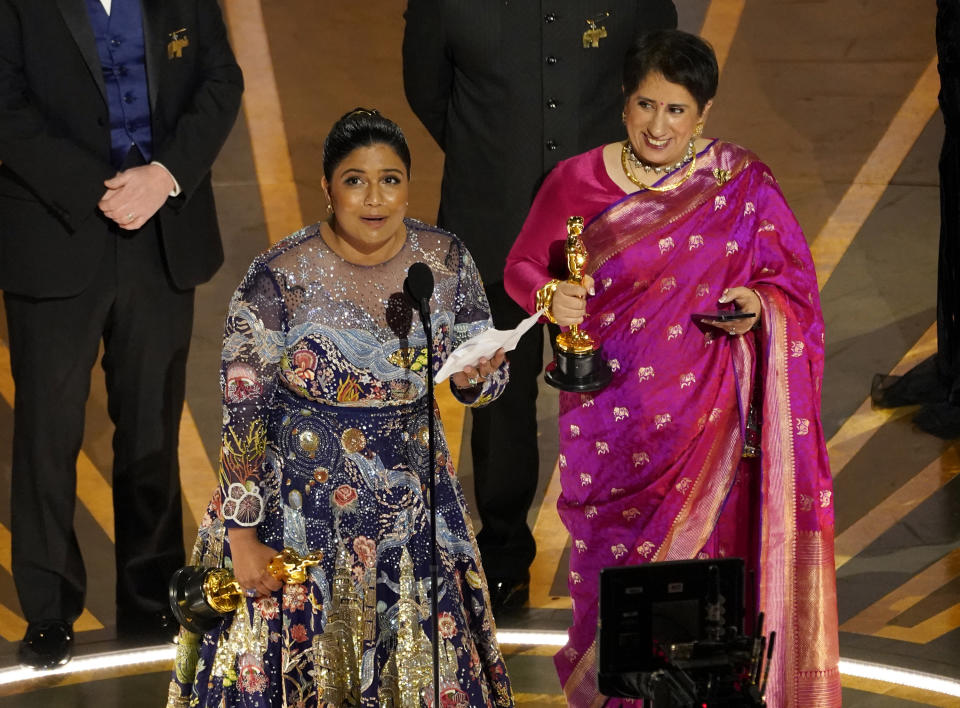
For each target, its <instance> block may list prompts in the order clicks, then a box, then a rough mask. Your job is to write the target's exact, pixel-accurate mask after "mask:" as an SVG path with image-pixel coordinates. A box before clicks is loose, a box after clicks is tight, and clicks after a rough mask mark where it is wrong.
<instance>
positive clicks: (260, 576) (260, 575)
mask: <svg viewBox="0 0 960 708" xmlns="http://www.w3.org/2000/svg"><path fill="white" fill-rule="evenodd" d="M227 533H228V534H229V535H230V556H231V558H232V559H233V576H234V577H235V578H236V579H237V582H238V583H240V587H242V588H243V589H244V590H250V591H253V592H254V593H256V595H255V596H256V597H267V596H268V595H270V594H272V593H274V592H276V591H277V590H279V589H280V588H281V587H283V583H281V582H280V581H279V580H277V579H276V578H275V577H273V576H272V575H271V574H270V572H269V571H268V570H267V564H268V563H270V560H271V559H272V558H273V557H274V556H275V555H277V552H276V551H275V550H274V549H272V548H270V546H267V545H265V544H263V543H260V539H258V538H257V529H256V528H232V529H229V531H228V532H227Z"/></svg>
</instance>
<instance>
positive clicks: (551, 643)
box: [497, 629, 567, 647]
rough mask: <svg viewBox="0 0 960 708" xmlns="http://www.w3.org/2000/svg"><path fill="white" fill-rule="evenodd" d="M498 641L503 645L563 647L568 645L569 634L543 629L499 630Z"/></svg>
mask: <svg viewBox="0 0 960 708" xmlns="http://www.w3.org/2000/svg"><path fill="white" fill-rule="evenodd" d="M497 641H498V642H500V643H501V644H531V645H535V646H537V645H538V646H548V647H562V646H563V645H564V644H566V643H567V633H566V632H557V631H550V630H541V629H498V630H497Z"/></svg>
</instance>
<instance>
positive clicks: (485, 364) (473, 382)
mask: <svg viewBox="0 0 960 708" xmlns="http://www.w3.org/2000/svg"><path fill="white" fill-rule="evenodd" d="M506 357H507V355H506V354H505V353H504V351H503V348H500V349H498V350H497V353H496V354H494V355H493V358H492V359H480V361H478V362H477V365H476V366H466V367H464V369H463V371H458V372H457V373H455V374H452V375H451V376H450V380H451V381H453V385H454V386H456V387H457V388H474V387H475V386H479V385H482V382H483V381H485V380H486V378H487V377H488V376H489V375H490V374H492V373H493V372H494V371H496V370H497V369H499V368H500V365H501V364H502V363H503V360H504V359H506Z"/></svg>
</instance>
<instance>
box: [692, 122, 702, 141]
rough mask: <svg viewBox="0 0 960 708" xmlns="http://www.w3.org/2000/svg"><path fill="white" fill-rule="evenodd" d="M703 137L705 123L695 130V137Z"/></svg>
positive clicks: (699, 124)
mask: <svg viewBox="0 0 960 708" xmlns="http://www.w3.org/2000/svg"><path fill="white" fill-rule="evenodd" d="M701 135H703V121H700V122H699V123H697V127H696V128H694V129H693V137H695V138H699V137H700V136H701Z"/></svg>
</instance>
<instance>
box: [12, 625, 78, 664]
mask: <svg viewBox="0 0 960 708" xmlns="http://www.w3.org/2000/svg"><path fill="white" fill-rule="evenodd" d="M72 654H73V627H71V626H70V625H69V624H68V623H67V622H64V621H63V620H47V621H44V622H31V623H30V624H29V625H27V633H26V634H25V635H24V637H23V639H22V640H21V642H20V646H19V647H18V649H17V659H18V660H19V661H20V663H21V664H23V665H24V666H30V667H32V668H34V669H53V668H56V667H57V666H62V665H63V664H66V663H67V662H68V661H70V656H71V655H72Z"/></svg>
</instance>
